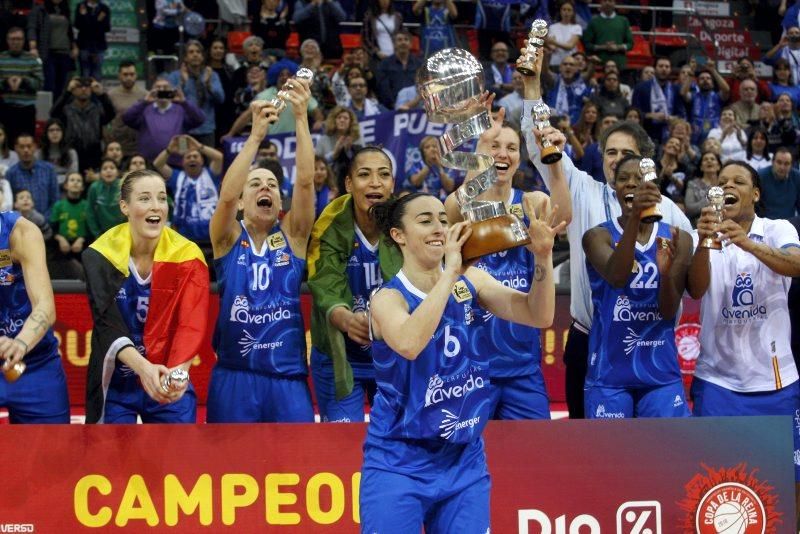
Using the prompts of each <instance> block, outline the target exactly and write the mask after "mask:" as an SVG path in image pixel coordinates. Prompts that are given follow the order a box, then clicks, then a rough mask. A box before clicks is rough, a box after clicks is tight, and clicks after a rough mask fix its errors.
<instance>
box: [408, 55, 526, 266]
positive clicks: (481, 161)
mask: <svg viewBox="0 0 800 534" xmlns="http://www.w3.org/2000/svg"><path fill="white" fill-rule="evenodd" d="M484 80H485V78H484V74H483V67H482V66H481V64H480V62H479V61H478V60H477V59H475V57H474V56H473V55H472V54H470V53H469V52H467V51H466V50H462V49H460V48H447V49H444V50H440V51H439V52H437V53H435V54H434V55H432V56H431V57H429V58H428V59H427V60H426V62H425V64H424V65H423V66H422V67H421V68H420V69H419V70H418V71H417V92H418V93H419V95H420V96H421V97H422V101H423V103H424V104H425V111H426V112H427V114H428V120H430V121H431V122H437V123H444V124H454V126H453V127H451V128H450V129H448V130H447V131H445V132H444V135H442V137H441V138H440V139H439V144H440V145H441V147H442V154H443V157H442V160H443V163H444V165H445V166H446V167H450V168H453V169H460V170H463V171H474V172H476V173H478V174H477V176H475V177H474V178H471V179H469V180H467V181H465V182H464V184H463V185H462V186H461V187H459V188H458V190H456V193H455V198H456V201H457V202H458V205H459V207H460V209H461V214H462V215H463V216H464V218H465V219H466V220H469V221H471V222H472V223H473V224H472V235H471V236H470V238H469V239H468V240H467V241H466V243H464V246H463V247H462V251H461V253H462V256H463V257H464V259H465V260H471V259H474V258H478V257H480V256H483V255H486V254H492V253H495V252H501V251H503V250H508V249H510V248H513V247H516V246H519V245H525V244H527V243H530V237H529V236H528V232H527V231H526V229H525V227H524V225H523V224H522V221H520V220H519V218H517V217H516V216H515V215H513V214H510V213H507V212H506V206H505V204H503V203H502V202H496V201H482V200H476V198H477V197H478V195H480V194H481V193H483V192H485V191H487V190H489V189H490V188H491V187H492V184H494V182H495V181H497V172H496V170H495V168H494V158H493V157H492V156H490V155H489V154H481V153H478V154H470V153H468V152H458V151H456V148H458V147H459V146H461V145H463V144H464V143H466V142H467V141H469V140H471V139H476V138H478V137H480V135H481V134H482V133H483V132H485V131H486V130H488V129H489V128H491V126H492V120H491V117H490V116H489V112H488V111H487V110H486V107H485V106H484V103H483V100H482V96H483V90H484Z"/></svg>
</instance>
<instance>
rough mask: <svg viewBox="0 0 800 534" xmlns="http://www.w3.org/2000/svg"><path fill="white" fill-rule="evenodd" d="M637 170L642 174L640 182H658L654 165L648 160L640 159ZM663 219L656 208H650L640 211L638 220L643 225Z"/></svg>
mask: <svg viewBox="0 0 800 534" xmlns="http://www.w3.org/2000/svg"><path fill="white" fill-rule="evenodd" d="M639 170H640V171H641V172H642V180H643V181H645V182H654V181H656V180H658V174H656V164H655V162H654V161H653V160H652V159H650V158H642V160H641V161H640V162H639ZM663 218H664V214H662V213H661V210H660V209H658V206H652V207H650V208H646V209H643V210H642V213H640V214H639V220H641V221H642V222H643V223H654V222H658V221H660V220H661V219H663Z"/></svg>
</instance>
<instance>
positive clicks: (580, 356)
mask: <svg viewBox="0 0 800 534" xmlns="http://www.w3.org/2000/svg"><path fill="white" fill-rule="evenodd" d="M588 359H589V336H588V334H584V333H583V332H581V331H580V330H578V329H577V328H575V323H573V324H572V325H571V326H570V327H569V334H568V336H567V345H566V347H564V367H566V376H565V379H566V394H567V409H568V410H569V418H570V419H584V414H583V387H584V383H585V382H586V370H587V368H588Z"/></svg>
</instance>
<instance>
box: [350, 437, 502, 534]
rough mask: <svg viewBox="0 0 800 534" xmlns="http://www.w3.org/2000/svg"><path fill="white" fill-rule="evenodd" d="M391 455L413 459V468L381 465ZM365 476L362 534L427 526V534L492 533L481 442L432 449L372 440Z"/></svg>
mask: <svg viewBox="0 0 800 534" xmlns="http://www.w3.org/2000/svg"><path fill="white" fill-rule="evenodd" d="M375 445H377V447H375ZM387 455H388V456H391V457H393V458H394V459H395V460H396V459H398V458H412V459H413V460H411V461H413V463H414V465H415V467H413V468H411V469H403V468H401V467H398V468H396V469H392V468H391V467H389V466H388V465H387V466H386V467H381V466H380V465H381V464H384V459H385V458H386V457H387ZM372 465H378V466H379V467H371V466H372ZM384 465H385V464H384ZM361 472H362V475H361V487H360V489H359V509H360V513H361V532H362V533H364V534H373V533H380V534H394V533H396V534H408V533H410V532H420V531H421V530H422V527H423V526H424V527H425V532H426V534H438V533H444V534H446V533H451V532H458V533H459V534H461V533H465V534H471V533H474V534H486V533H487V532H489V493H490V490H491V480H490V478H489V473H488V471H487V469H486V455H485V454H484V451H483V440H482V439H478V440H476V441H474V442H472V443H469V444H467V445H458V444H444V445H442V446H439V447H436V448H435V449H431V448H429V447H426V446H421V445H415V444H413V443H409V442H405V441H399V440H375V439H374V438H368V442H367V443H366V444H365V445H364V467H363V468H362V470H361ZM412 472H413V474H412Z"/></svg>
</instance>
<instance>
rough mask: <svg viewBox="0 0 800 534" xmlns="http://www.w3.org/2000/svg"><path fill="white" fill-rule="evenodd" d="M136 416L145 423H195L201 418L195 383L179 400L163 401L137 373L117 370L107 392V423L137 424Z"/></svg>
mask: <svg viewBox="0 0 800 534" xmlns="http://www.w3.org/2000/svg"><path fill="white" fill-rule="evenodd" d="M136 416H141V418H142V422H143V423H194V422H195V421H196V420H197V396H196V395H195V392H194V386H192V384H191V382H190V383H189V388H188V389H187V390H186V393H184V394H183V397H181V398H180V399H179V400H177V401H176V402H171V403H169V404H159V403H158V402H156V401H154V400H153V399H152V398H150V395H148V394H147V392H146V391H145V390H144V388H142V385H141V383H139V379H138V378H137V377H136V375H133V374H128V375H124V376H123V375H122V374H121V373H120V372H119V371H117V372H115V373H114V376H113V377H112V378H111V383H110V384H109V386H108V392H107V393H106V403H105V407H104V410H103V419H102V421H103V423H105V424H134V423H136Z"/></svg>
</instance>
